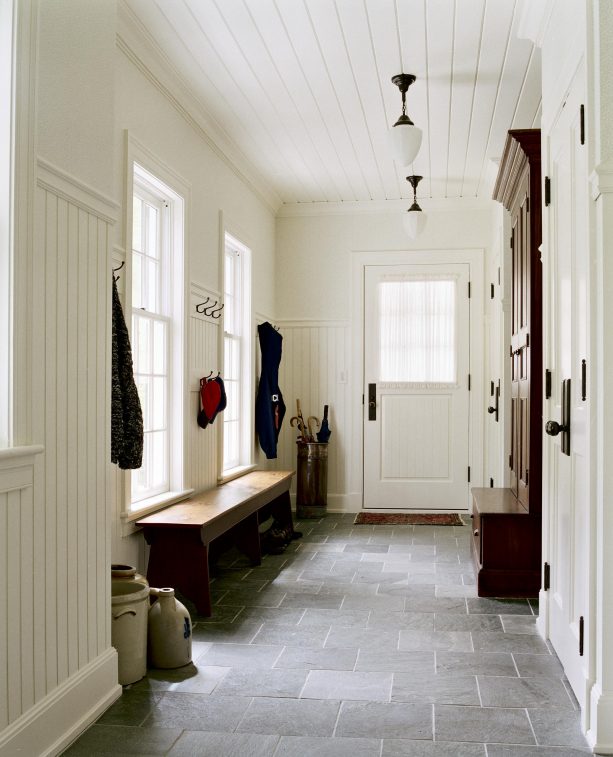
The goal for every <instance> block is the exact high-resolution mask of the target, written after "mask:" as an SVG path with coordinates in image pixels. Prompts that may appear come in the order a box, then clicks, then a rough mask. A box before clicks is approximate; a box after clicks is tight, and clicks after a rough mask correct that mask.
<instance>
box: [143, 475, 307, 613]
mask: <svg viewBox="0 0 613 757" xmlns="http://www.w3.org/2000/svg"><path fill="white" fill-rule="evenodd" d="M293 475H294V473H293V471H253V472H251V473H247V474H246V475H245V476H242V477H241V478H237V479H234V480H233V481H228V482H227V483H225V484H222V485H221V486H218V487H216V488H215V489H211V490H209V491H206V492H202V493H200V494H197V495H196V496H194V497H192V498H191V499H189V500H187V501H185V502H179V503H177V504H175V505H170V506H169V507H167V508H165V509H164V510H160V511H158V512H156V513H153V514H151V515H147V516H145V517H144V518H141V519H140V520H138V521H136V525H137V526H140V527H142V528H143V530H144V535H145V539H146V541H147V543H148V544H149V545H150V547H151V550H150V553H149V565H148V567H147V578H148V580H149V583H150V584H151V585H152V586H173V587H174V588H176V589H178V590H179V591H180V592H181V593H182V594H183V595H184V596H186V597H187V598H188V599H191V600H193V601H194V602H195V604H196V607H197V609H198V612H199V613H201V614H202V615H204V616H207V617H208V616H210V615H211V610H212V608H211V599H210V588H209V565H208V558H209V555H208V547H209V544H210V543H211V542H212V541H213V540H214V539H217V538H219V537H220V536H222V535H223V534H226V533H227V532H229V531H232V533H233V535H235V536H236V542H237V546H238V547H239V548H240V549H241V550H242V551H243V552H244V553H245V554H246V555H247V556H248V557H249V559H250V560H251V563H252V564H253V565H259V563H260V562H261V554H260V537H259V531H258V525H259V520H258V512H259V511H260V510H261V509H262V508H264V507H267V506H269V505H271V506H273V507H275V508H276V510H277V512H279V513H281V515H282V519H283V520H284V521H285V522H286V523H289V524H291V523H292V515H291V506H290V498H289V488H290V484H291V480H292V476H293ZM292 528H293V526H292Z"/></svg>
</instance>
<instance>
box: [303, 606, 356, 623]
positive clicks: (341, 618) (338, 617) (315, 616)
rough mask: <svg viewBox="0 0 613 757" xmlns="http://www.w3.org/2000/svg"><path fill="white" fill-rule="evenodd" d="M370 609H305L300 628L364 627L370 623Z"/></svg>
mask: <svg viewBox="0 0 613 757" xmlns="http://www.w3.org/2000/svg"><path fill="white" fill-rule="evenodd" d="M369 616H370V611H369V610H317V609H313V608H309V609H308V610H305V611H304V615H303V616H302V618H301V620H300V623H299V624H298V627H299V628H320V627H325V628H329V627H330V626H352V627H354V628H358V627H361V628H364V627H366V625H368V623H369Z"/></svg>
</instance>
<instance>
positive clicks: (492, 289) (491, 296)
mask: <svg viewBox="0 0 613 757" xmlns="http://www.w3.org/2000/svg"><path fill="white" fill-rule="evenodd" d="M493 299H494V285H493V284H490V300H493Z"/></svg>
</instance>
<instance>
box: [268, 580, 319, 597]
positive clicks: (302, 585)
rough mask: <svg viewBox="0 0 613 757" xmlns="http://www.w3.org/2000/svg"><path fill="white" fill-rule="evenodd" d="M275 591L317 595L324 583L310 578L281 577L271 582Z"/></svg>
mask: <svg viewBox="0 0 613 757" xmlns="http://www.w3.org/2000/svg"><path fill="white" fill-rule="evenodd" d="M270 586H271V587H272V588H273V589H277V590H279V591H284V592H288V593H291V594H317V593H318V592H319V591H320V590H321V587H322V586H323V581H321V580H318V581H313V580H311V579H309V578H300V577H299V576H295V577H286V576H283V577H280V578H275V579H274V581H271V582H270Z"/></svg>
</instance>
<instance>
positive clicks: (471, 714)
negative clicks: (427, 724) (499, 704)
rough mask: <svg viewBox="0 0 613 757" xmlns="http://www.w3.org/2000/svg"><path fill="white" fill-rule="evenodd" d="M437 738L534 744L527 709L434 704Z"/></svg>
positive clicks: (439, 739) (443, 739)
mask: <svg viewBox="0 0 613 757" xmlns="http://www.w3.org/2000/svg"><path fill="white" fill-rule="evenodd" d="M434 733H435V738H436V740H437V741H479V742H485V741H493V742H496V743H506V744H534V743H535V741H534V735H533V733H532V728H531V727H530V721H529V720H528V716H527V715H526V712H525V711H524V710H504V709H498V708H493V707H489V708H485V707H458V706H456V705H451V704H436V705H434Z"/></svg>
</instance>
